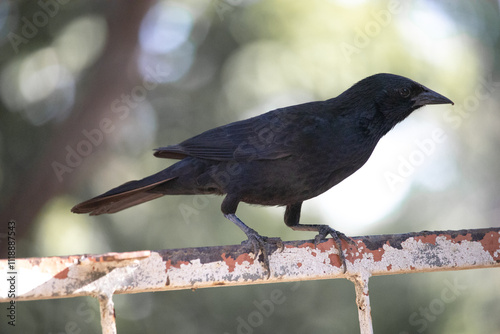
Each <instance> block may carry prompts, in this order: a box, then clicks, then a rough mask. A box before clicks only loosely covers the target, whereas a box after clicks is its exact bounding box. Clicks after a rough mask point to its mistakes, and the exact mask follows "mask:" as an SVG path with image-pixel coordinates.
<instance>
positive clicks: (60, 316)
mask: <svg viewBox="0 0 500 334" xmlns="http://www.w3.org/2000/svg"><path fill="white" fill-rule="evenodd" d="M134 6H135V7H138V8H135V7H134ZM499 25H500V17H499V8H498V3H495V2H492V1H484V2H478V1H475V2H469V1H465V0H463V1H439V2H438V1H417V0H415V1H397V0H390V1H370V2H369V1H363V0H357V1H347V0H338V1H335V0H322V1H320V0H313V1H293V2H292V1H284V0H267V1H258V0H232V1H229V0H211V1H208V0H205V1H194V0H182V1H181V0H179V1H173V0H172V1H159V2H147V1H144V2H141V4H139V3H135V4H134V3H129V2H99V1H85V2H84V1H72V2H66V1H57V0H40V1H38V2H30V1H18V2H13V1H6V2H2V3H0V157H1V158H0V159H1V160H0V161H1V162H0V186H1V189H2V191H1V192H0V210H1V214H0V217H1V218H2V219H3V220H2V222H3V223H2V224H4V223H6V221H7V220H8V219H12V218H14V219H17V220H18V226H19V238H18V244H17V247H18V253H17V254H18V256H19V257H39V256H52V255H68V254H78V253H100V252H106V251H127V250H140V249H163V248H183V247H196V246H210V245H222V244H234V243H239V242H241V241H242V239H243V237H244V236H243V234H242V233H241V231H239V230H238V229H237V228H236V227H235V226H233V225H232V224H231V223H230V222H228V221H225V219H224V218H223V217H222V215H221V214H220V210H219V206H220V203H221V198H218V197H214V196H194V197H190V196H177V197H169V198H163V199H159V200H156V201H153V202H150V203H146V204H143V205H140V206H138V207H135V208H133V209H129V210H126V211H124V212H121V213H118V214H115V215H110V216H99V217H87V216H77V215H73V214H71V213H70V212H69V210H70V208H71V207H72V205H74V204H75V203H77V202H79V201H82V200H85V199H87V198H89V197H92V196H95V195H97V194H100V193H102V192H104V191H106V190H108V189H110V188H111V187H114V186H116V185H118V184H121V183H123V182H125V181H128V180H131V179H136V178H141V177H143V176H145V175H147V174H148V173H153V172H156V171H158V170H160V169H163V168H165V167H166V166H167V165H168V164H170V163H172V162H171V161H166V160H162V159H155V158H153V157H152V154H151V153H152V151H151V149H153V148H155V147H159V146H164V145H168V144H173V143H177V142H179V141H182V140H184V139H186V138H188V137H191V136H193V135H196V134H198V133H200V132H201V131H204V130H207V129H209V128H212V127H215V126H218V125H222V124H225V123H228V122H231V121H235V120H238V119H243V118H246V117H249V116H252V115H257V114H260V113H263V112H265V111H267V110H270V109H273V108H277V107H283V106H287V105H291V104H297V103H301V102H306V101H310V100H319V99H327V98H331V97H334V96H336V95H338V94H339V93H341V92H342V91H344V90H345V89H347V88H348V87H349V86H350V85H352V84H353V83H355V82H356V81H358V80H360V79H362V78H364V77H366V76H368V75H371V74H374V73H378V72H391V73H397V74H400V75H404V76H407V77H410V78H412V79H414V80H416V81H418V82H421V83H422V84H424V85H427V86H429V87H430V88H432V89H434V90H436V91H438V92H440V93H442V94H444V95H446V96H448V97H449V98H451V99H452V100H453V101H454V102H455V103H456V105H455V106H453V107H452V106H449V107H448V106H442V107H435V108H433V109H431V108H429V109H427V108H426V109H424V110H422V111H420V110H419V111H418V112H417V113H415V115H412V116H411V117H410V119H408V120H407V121H405V122H404V123H403V124H401V125H399V126H398V127H396V129H395V130H394V134H389V135H388V136H387V138H384V142H383V143H382V142H381V143H380V146H381V148H380V149H377V151H376V152H375V153H374V155H373V157H372V159H371V160H370V162H369V163H368V164H367V166H366V168H363V172H361V171H360V173H359V174H360V175H361V176H360V177H359V178H354V177H353V181H349V182H348V181H346V182H345V185H344V183H343V184H342V185H339V189H333V190H331V192H329V193H328V194H325V195H323V196H320V197H318V199H314V200H311V201H310V203H309V202H308V203H306V205H305V208H304V210H305V212H304V215H303V216H304V217H303V221H307V222H312V221H316V222H319V221H322V222H324V223H329V224H331V225H332V226H333V227H336V228H338V229H339V230H341V231H343V232H347V233H348V234H353V233H356V234H358V235H360V234H370V233H375V234H382V233H399V232H407V231H414V230H423V229H431V230H438V229H460V228H476V227H487V226H500V222H499V219H498V216H499V214H500V211H499V210H500V196H499V189H500V187H499V185H500V178H498V170H499V162H500V153H499V152H500V151H499V150H498V149H497V148H498V146H499V144H500V132H499V131H498V128H499V127H500V115H499V113H498V110H499V104H500V99H499V96H500V95H499V94H498V92H499V91H500V78H499V76H498V75H499V73H500V61H499V60H500V54H499V52H500V43H499V34H500V29H499ZM103 122H104V123H103ZM406 123H407V124H406ZM435 129H441V130H442V131H443V133H444V136H445V138H446V139H445V140H444V141H443V143H440V144H437V143H435V145H436V147H435V149H434V148H433V149H432V150H431V151H429V152H427V153H426V152H424V151H425V150H424V151H423V150H422V148H421V146H418V144H416V143H415V140H417V141H419V142H420V143H422V142H425V140H426V139H428V138H431V134H432V131H434V130H435ZM416 152H417V153H418V152H420V153H419V154H420V156H421V157H423V158H422V159H423V160H422V161H420V160H419V161H417V160H415V159H414V161H413V164H412V163H411V161H412V160H411V159H412V154H413V157H414V158H415V157H417V153H416ZM68 156H69V158H68ZM68 159H69V160H68ZM372 160H373V162H372ZM403 161H407V162H406V163H410V167H408V166H406V173H402V171H404V169H405V167H404V166H402V164H403ZM54 162H57V163H58V164H54ZM417 162H418V163H417ZM408 168H411V170H409V169H408ZM389 172H390V173H393V174H394V175H396V176H398V177H399V178H400V179H398V180H399V181H398V183H397V184H396V186H394V187H391V184H390V182H389V181H388V178H387V177H388V176H387V175H388V173H389ZM403 174H404V175H403ZM363 175H364V176H363ZM373 181H374V182H373ZM372 182H373V183H372ZM341 186H342V187H341ZM364 194H367V196H364ZM342 201H345V202H342ZM353 204H354V205H353ZM371 207H375V208H378V209H379V210H375V209H373V210H374V211H371V210H372V209H371ZM343 208H346V209H344V210H343ZM342 210H343V211H342ZM338 212H341V214H339V213H338ZM238 213H239V215H240V216H241V217H242V219H243V220H244V221H246V222H247V223H248V224H249V225H250V226H252V227H253V228H255V229H256V230H257V231H259V232H260V233H262V234H264V235H269V236H280V237H282V238H283V239H285V240H292V239H308V238H311V237H312V235H311V234H310V233H305V232H302V233H301V232H293V231H291V230H290V229H288V228H286V226H284V224H283V223H282V213H283V210H282V209H279V208H278V209H276V208H256V207H251V206H248V205H241V206H240V209H239V211H238ZM363 213H364V215H363ZM356 217H358V218H356ZM358 221H360V222H362V223H361V224H358V223H357V222H358ZM0 245H5V244H4V242H3V239H2V240H1V241H0ZM499 282H500V280H499V279H498V272H497V270H474V271H467V272H449V273H433V274H414V275H405V276H394V277H393V276H388V277H378V278H374V279H372V280H371V286H370V288H371V302H372V314H373V317H374V326H375V332H377V333H425V332H427V333H436V332H439V333H500V322H499V318H498V316H497V315H498V314H500V292H499V291H500V289H499V288H500V283H499ZM454 283H456V284H458V285H459V286H460V287H462V288H461V289H460V288H459V289H455V290H454V291H455V292H454V294H453V293H452V295H453V296H454V297H456V298H454V299H453V301H450V302H444V301H443V299H442V297H441V296H442V294H443V293H449V292H450V291H452V290H450V284H454ZM447 289H448V290H447ZM276 290H278V291H280V292H282V298H281V299H280V301H281V303H280V304H275V308H274V309H273V311H272V312H270V314H269V315H261V319H262V323H261V324H259V325H258V326H250V327H248V326H249V325H248V323H249V321H251V319H250V318H251V317H252V315H253V316H254V317H257V318H254V320H255V319H258V315H257V314H256V313H255V312H259V308H258V307H257V306H256V305H259V303H262V302H263V301H264V300H269V298H270V296H271V295H272V293H273V291H276ZM447 300H449V299H447ZM115 303H116V313H117V323H118V332H119V333H121V334H124V333H137V332H145V333H158V332H164V331H165V330H166V329H168V332H172V333H199V332H203V333H247V332H248V333H268V332H272V333H303V332H310V333H322V332H333V333H353V332H357V331H358V323H357V311H356V306H355V303H354V289H353V286H352V284H351V283H350V282H348V281H346V280H334V281H318V282H302V283H297V284H295V285H294V284H276V285H265V286H247V287H231V288H223V289H205V290H198V291H195V292H192V291H176V292H168V293H143V294H137V295H120V296H115ZM261 312H262V311H261ZM17 314H18V322H17V326H16V328H15V329H16V330H17V331H18V332H19V333H97V332H99V331H100V326H99V310H98V306H97V303H96V301H95V300H93V299H92V298H76V299H68V300H47V301H34V302H21V303H19V304H18V312H17ZM249 317H250V318H249ZM243 322H246V323H247V325H246V326H247V327H245V325H242V323H243ZM6 326H7V324H6V321H5V319H4V320H2V322H0V332H5V331H6V330H7V327H6ZM239 326H240V327H239ZM244 327H245V328H247V329H245V328H244ZM248 328H250V329H248ZM9 330H11V328H9ZM245 330H246V331H245ZM9 332H10V331H9Z"/></svg>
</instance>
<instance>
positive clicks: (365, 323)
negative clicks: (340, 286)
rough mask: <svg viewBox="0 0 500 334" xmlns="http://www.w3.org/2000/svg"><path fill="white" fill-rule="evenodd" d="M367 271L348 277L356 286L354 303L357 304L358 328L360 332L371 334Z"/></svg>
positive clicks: (368, 275) (368, 276) (368, 277)
mask: <svg viewBox="0 0 500 334" xmlns="http://www.w3.org/2000/svg"><path fill="white" fill-rule="evenodd" d="M370 276H371V275H370V274H369V273H362V274H359V275H355V276H351V277H350V278H349V279H350V280H351V281H352V282H353V283H354V286H355V288H356V304H357V306H358V318H359V329H360V333H361V334H373V325H372V315H371V308H370V296H369V293H368V280H369V279H370Z"/></svg>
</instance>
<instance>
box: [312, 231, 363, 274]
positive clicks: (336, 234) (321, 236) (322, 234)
mask: <svg viewBox="0 0 500 334" xmlns="http://www.w3.org/2000/svg"><path fill="white" fill-rule="evenodd" d="M318 232H319V233H318V235H317V236H316V237H315V238H314V245H315V246H317V245H318V244H319V243H320V242H321V241H322V240H325V239H326V237H327V235H331V236H332V238H333V241H334V242H335V244H336V245H337V249H338V251H339V258H340V263H341V265H342V268H343V270H344V274H345V272H346V271H347V266H346V263H345V255H344V251H343V250H342V241H341V240H344V241H346V242H347V243H349V244H351V245H356V243H355V242H354V240H352V239H351V238H349V237H348V236H346V235H345V234H344V233H342V232H339V231H337V230H335V229H333V228H331V227H330V226H327V225H322V226H320V228H319V230H318Z"/></svg>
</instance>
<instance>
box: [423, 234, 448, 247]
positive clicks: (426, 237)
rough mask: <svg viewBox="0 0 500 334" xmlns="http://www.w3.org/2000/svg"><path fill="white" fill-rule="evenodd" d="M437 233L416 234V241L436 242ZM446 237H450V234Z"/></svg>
mask: <svg viewBox="0 0 500 334" xmlns="http://www.w3.org/2000/svg"><path fill="white" fill-rule="evenodd" d="M437 237H438V236H437V234H428V235H422V236H416V237H415V240H416V241H419V240H420V241H422V242H423V243H424V244H433V245H435V244H436V238H437ZM446 237H449V235H446Z"/></svg>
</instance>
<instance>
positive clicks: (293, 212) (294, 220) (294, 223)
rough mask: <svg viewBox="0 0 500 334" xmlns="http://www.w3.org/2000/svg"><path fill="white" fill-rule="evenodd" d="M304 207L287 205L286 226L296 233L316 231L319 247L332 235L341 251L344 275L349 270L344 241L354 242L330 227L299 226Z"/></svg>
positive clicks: (298, 204)
mask: <svg viewBox="0 0 500 334" xmlns="http://www.w3.org/2000/svg"><path fill="white" fill-rule="evenodd" d="M301 207H302V202H300V203H295V204H291V205H287V207H286V211H285V224H286V225H287V226H289V227H290V228H291V229H292V230H294V231H316V232H318V235H317V236H316V237H315V238H314V244H315V245H318V244H319V243H320V242H321V240H324V239H325V238H326V237H327V236H328V234H330V235H331V236H332V238H333V241H334V242H335V244H336V245H337V249H338V251H339V258H340V263H341V264H342V267H343V269H344V273H345V272H346V270H347V267H346V263H345V255H344V252H343V251H342V242H341V239H342V240H345V241H346V242H347V243H350V244H353V245H355V243H354V241H353V240H352V239H351V238H349V237H348V236H346V235H345V234H344V233H341V232H339V231H337V230H335V229H333V228H331V227H330V226H328V225H320V224H299V220H300V209H301Z"/></svg>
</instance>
